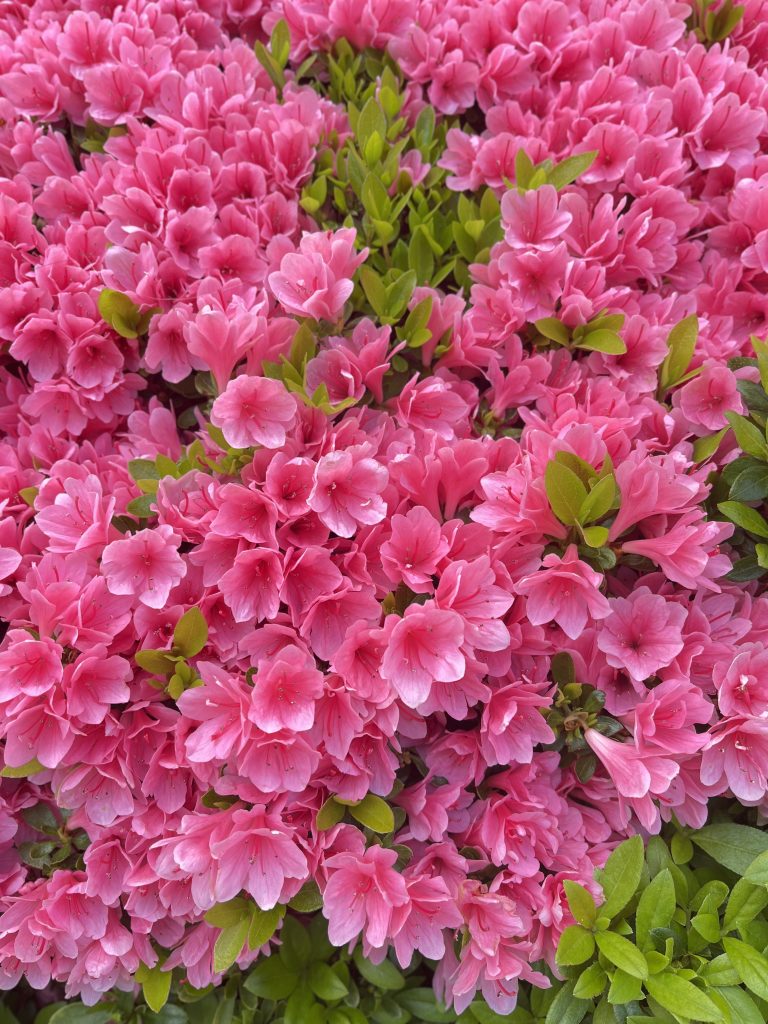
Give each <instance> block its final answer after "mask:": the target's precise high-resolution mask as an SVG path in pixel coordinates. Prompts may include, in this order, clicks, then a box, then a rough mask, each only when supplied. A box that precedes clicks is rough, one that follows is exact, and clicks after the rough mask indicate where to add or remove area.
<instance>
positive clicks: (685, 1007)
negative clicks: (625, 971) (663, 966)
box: [645, 972, 723, 1021]
mask: <svg viewBox="0 0 768 1024" xmlns="http://www.w3.org/2000/svg"><path fill="white" fill-rule="evenodd" d="M645 987H646V989H647V990H648V993H649V995H651V996H653V998H654V999H655V1000H656V1002H657V1003H659V1004H660V1005H661V1006H663V1007H664V1009H665V1010H669V1012H670V1013H673V1014H675V1015H676V1016H678V1017H685V1018H686V1019H693V1020H697V1021H719V1020H722V1019H723V1015H722V1013H721V1012H720V1010H718V1008H717V1007H716V1006H715V1004H714V1003H713V1002H712V1000H711V999H710V998H709V997H708V996H706V995H704V993H703V992H702V991H701V989H698V988H696V986H695V985H692V984H691V982H690V981H686V980H685V978H681V977H680V976H679V975H677V974H672V973H671V972H664V974H654V975H653V976H652V977H650V978H648V980H647V981H646V982H645Z"/></svg>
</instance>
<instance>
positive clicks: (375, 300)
mask: <svg viewBox="0 0 768 1024" xmlns="http://www.w3.org/2000/svg"><path fill="white" fill-rule="evenodd" d="M359 273H360V283H361V284H362V286H363V291H364V292H365V297H366V299H368V302H369V303H370V305H371V308H372V309H373V311H374V313H376V314H377V315H378V316H384V315H385V313H386V309H387V289H386V286H385V284H384V282H383V281H382V279H381V278H380V277H379V275H378V274H377V273H376V271H375V270H372V269H371V267H366V266H362V267H360V271H359Z"/></svg>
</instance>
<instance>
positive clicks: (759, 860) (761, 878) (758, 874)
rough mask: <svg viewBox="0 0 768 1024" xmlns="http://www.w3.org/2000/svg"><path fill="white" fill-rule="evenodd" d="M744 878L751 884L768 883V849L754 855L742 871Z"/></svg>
mask: <svg viewBox="0 0 768 1024" xmlns="http://www.w3.org/2000/svg"><path fill="white" fill-rule="evenodd" d="M744 878H745V879H746V880H747V881H748V882H751V883H752V884H753V885H764V886H765V885H768V850H766V852H765V853H761V854H759V855H758V856H757V857H755V859H754V860H753V861H752V863H751V864H750V865H749V867H748V868H747V870H746V872H745V873H744Z"/></svg>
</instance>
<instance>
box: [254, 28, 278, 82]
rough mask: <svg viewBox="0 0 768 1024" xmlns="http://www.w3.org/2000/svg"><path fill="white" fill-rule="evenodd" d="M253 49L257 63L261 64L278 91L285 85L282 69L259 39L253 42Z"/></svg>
mask: <svg viewBox="0 0 768 1024" xmlns="http://www.w3.org/2000/svg"><path fill="white" fill-rule="evenodd" d="M253 51H254V53H255V54H256V59H257V60H258V62H259V64H261V66H262V67H263V68H264V70H265V71H266V72H267V74H268V75H269V77H270V79H271V80H272V83H273V85H274V86H275V87H276V88H277V90H278V92H280V91H281V90H282V88H283V86H284V85H285V75H284V73H283V69H282V68H281V67H280V65H279V64H278V63H277V61H276V60H275V58H274V57H273V56H272V54H271V53H270V52H269V50H268V49H267V48H266V46H265V45H264V44H263V43H262V42H261V41H260V40H257V41H256V43H255V44H254V47H253Z"/></svg>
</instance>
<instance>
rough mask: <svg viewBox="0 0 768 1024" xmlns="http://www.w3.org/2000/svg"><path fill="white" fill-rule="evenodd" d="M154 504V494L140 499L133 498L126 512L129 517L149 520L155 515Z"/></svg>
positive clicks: (143, 495)
mask: <svg viewBox="0 0 768 1024" xmlns="http://www.w3.org/2000/svg"><path fill="white" fill-rule="evenodd" d="M154 504H155V497H154V495H153V494H142V496H141V497H140V498H133V499H132V500H131V501H129V502H128V504H127V505H126V506H125V510H126V512H127V513H128V514H129V515H132V516H136V518H137V519H148V518H149V517H150V516H151V515H152V514H153V508H154Z"/></svg>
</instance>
